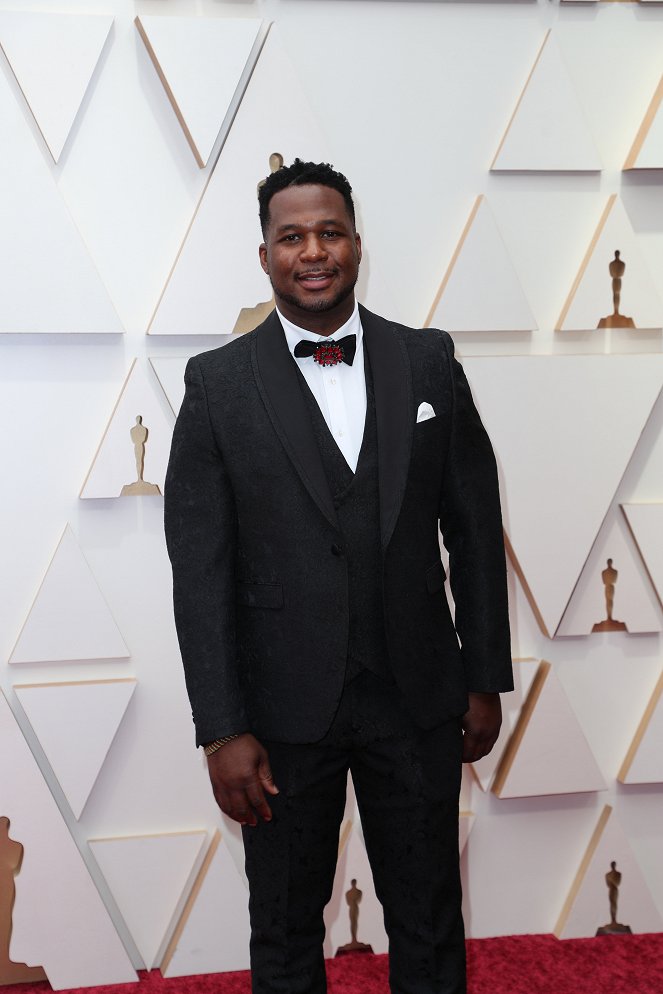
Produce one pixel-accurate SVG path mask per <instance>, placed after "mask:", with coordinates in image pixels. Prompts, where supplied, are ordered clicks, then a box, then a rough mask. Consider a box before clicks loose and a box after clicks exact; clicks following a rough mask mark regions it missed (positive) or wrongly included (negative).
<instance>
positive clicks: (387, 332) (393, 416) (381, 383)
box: [359, 305, 414, 549]
mask: <svg viewBox="0 0 663 994" xmlns="http://www.w3.org/2000/svg"><path fill="white" fill-rule="evenodd" d="M359 313H360V316H361V326H362V328H363V330H364V344H365V346H366V349H367V350H368V357H369V359H370V362H371V371H372V373H373V388H374V391H375V412H376V416H377V428H378V460H379V481H380V532H381V535H382V547H383V549H385V548H386V547H387V545H388V544H389V540H390V539H391V536H392V533H393V531H394V527H395V525H396V519H397V518H398V515H399V513H400V509H401V504H402V503H403V495H404V493H405V484H406V482H407V473H408V467H409V465H410V453H411V451H412V432H413V428H414V424H413V419H414V413H413V402H412V374H411V370H410V360H409V357H408V354H407V350H406V348H405V345H404V343H403V342H402V341H401V340H400V338H399V337H398V335H397V334H396V331H395V330H394V327H393V326H392V325H391V324H390V323H389V322H388V321H385V320H384V318H380V317H377V315H375V314H371V312H370V311H367V310H366V308H365V307H362V306H361V305H360V307H359Z"/></svg>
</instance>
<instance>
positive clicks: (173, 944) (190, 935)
mask: <svg viewBox="0 0 663 994" xmlns="http://www.w3.org/2000/svg"><path fill="white" fill-rule="evenodd" d="M249 935H250V928H249V893H248V890H247V888H246V885H245V883H244V881H243V880H242V878H241V877H240V875H239V873H238V871H237V867H236V866H235V863H234V861H233V858H232V856H231V855H230V852H229V851H228V849H227V847H226V845H225V844H224V843H223V841H222V840H221V836H220V834H219V833H218V832H217V833H216V835H215V836H214V838H213V840H212V842H211V844H210V847H209V849H208V851H207V854H206V856H205V860H204V862H203V864H202V866H201V868H200V872H199V873H198V876H197V878H196V881H195V883H194V885H193V888H192V890H191V894H190V896H189V900H188V902H187V904H186V907H185V908H184V911H183V912H182V915H181V917H180V920H179V922H178V925H177V928H176V929H175V933H174V935H173V938H172V939H171V941H170V943H169V946H168V949H167V950H166V953H165V955H164V958H163V960H162V962H161V972H162V974H163V975H164V977H186V976H193V975H197V974H200V973H224V972H226V971H229V970H246V969H248V966H249Z"/></svg>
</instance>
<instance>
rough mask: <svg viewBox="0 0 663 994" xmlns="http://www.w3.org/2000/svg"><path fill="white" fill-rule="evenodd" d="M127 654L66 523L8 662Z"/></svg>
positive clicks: (118, 632) (122, 656)
mask: <svg viewBox="0 0 663 994" xmlns="http://www.w3.org/2000/svg"><path fill="white" fill-rule="evenodd" d="M128 655H129V650H128V649H127V647H126V645H125V642H124V639H123V638H122V635H121V633H120V630H119V629H118V627H117V625H116V623H115V621H114V619H113V616H112V614H111V612H110V609H109V607H108V605H107V604H106V601H105V600H104V598H103V595H102V593H101V591H100V590H99V587H98V586H97V582H96V580H95V578H94V575H93V573H92V570H91V569H90V567H89V566H88V564H87V562H86V560H85V557H84V556H83V553H82V552H81V549H80V546H79V545H78V542H77V541H76V538H75V536H74V533H73V532H72V530H71V528H70V527H69V525H67V527H66V528H65V530H64V532H63V534H62V538H61V539H60V542H59V544H58V547H57V549H56V550H55V553H54V555H53V558H52V560H51V563H50V565H49V567H48V570H47V571H46V575H45V576H44V579H43V580H42V583H41V586H40V588H39V590H38V592H37V595H36V597H35V599H34V602H33V604H32V607H31V608H30V613H29V614H28V617H27V619H26V621H25V624H24V625H23V628H22V630H21V633H20V635H19V636H18V639H17V641H16V645H15V646H14V649H13V651H12V654H11V656H10V658H9V662H10V663H40V662H66V661H68V660H75V659H126V657H127V656H128Z"/></svg>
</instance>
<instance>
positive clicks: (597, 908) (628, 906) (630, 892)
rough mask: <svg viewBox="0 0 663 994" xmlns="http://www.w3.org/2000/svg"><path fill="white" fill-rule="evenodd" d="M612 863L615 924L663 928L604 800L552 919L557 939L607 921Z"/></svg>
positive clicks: (585, 932) (590, 931)
mask: <svg viewBox="0 0 663 994" xmlns="http://www.w3.org/2000/svg"><path fill="white" fill-rule="evenodd" d="M613 862H614V863H615V864H616V867H615V868H616V870H617V872H618V873H621V881H620V883H619V887H618V899H617V921H618V922H619V924H621V925H628V926H630V928H631V931H632V932H660V931H661V930H662V929H663V920H662V919H661V915H660V914H659V911H658V909H657V908H656V905H655V904H654V901H653V899H652V896H651V893H650V892H649V888H648V887H647V882H646V880H645V878H644V875H643V873H642V870H641V869H640V867H639V865H638V861H637V860H636V858H635V856H634V854H633V851H632V849H631V846H630V843H629V841H628V839H627V837H626V834H625V833H624V830H623V829H622V827H621V825H620V824H619V822H618V821H617V819H616V817H615V814H614V813H613V811H612V808H611V807H610V805H607V804H606V806H605V807H604V808H603V811H602V812H601V815H600V817H599V819H598V822H597V825H596V828H595V829H594V832H593V834H592V837H591V839H590V841H589V845H588V846H587V849H586V851H585V854H584V856H583V858H582V861H581V863H580V867H579V869H578V872H577V873H576V876H575V879H574V881H573V883H572V885H571V890H570V892H569V896H568V897H567V899H566V902H565V904H564V907H563V908H562V911H561V913H560V916H559V918H558V920H557V924H556V926H555V935H556V936H557V938H558V939H577V938H583V937H587V938H589V937H591V936H594V935H596V932H597V929H599V928H602V927H604V926H606V925H609V924H610V902H609V891H608V884H607V882H606V873H609V872H610V869H611V864H612V863H613Z"/></svg>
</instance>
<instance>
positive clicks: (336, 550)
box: [331, 543, 343, 556]
mask: <svg viewBox="0 0 663 994" xmlns="http://www.w3.org/2000/svg"><path fill="white" fill-rule="evenodd" d="M331 551H332V556H342V555H343V549H342V548H341V546H340V545H336V543H334V545H332V547H331Z"/></svg>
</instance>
